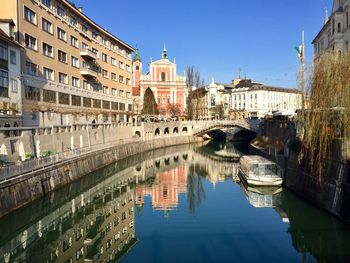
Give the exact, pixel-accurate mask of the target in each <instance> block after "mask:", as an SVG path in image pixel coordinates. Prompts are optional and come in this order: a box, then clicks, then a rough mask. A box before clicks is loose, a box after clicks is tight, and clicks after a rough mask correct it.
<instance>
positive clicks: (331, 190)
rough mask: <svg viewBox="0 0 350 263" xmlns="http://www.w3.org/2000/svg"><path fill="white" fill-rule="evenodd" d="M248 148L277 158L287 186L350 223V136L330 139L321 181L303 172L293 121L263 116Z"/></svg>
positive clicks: (321, 163) (304, 170) (276, 160)
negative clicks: (254, 137) (325, 169)
mask: <svg viewBox="0 0 350 263" xmlns="http://www.w3.org/2000/svg"><path fill="white" fill-rule="evenodd" d="M251 152H252V153H258V154H261V155H263V156H264V157H267V158H269V159H272V160H273V161H275V162H277V163H278V164H279V165H280V167H281V168H282V170H283V178H284V184H285V186H286V187H288V188H289V189H291V190H292V191H294V192H295V193H297V194H298V195H300V196H302V197H303V198H305V199H306V200H308V201H310V202H311V203H313V204H314V205H317V206H318V207H320V208H322V209H324V210H326V211H328V212H330V213H332V214H333V215H335V216H337V217H339V218H340V219H341V220H343V221H346V222H348V223H350V140H349V139H346V138H339V139H336V140H334V142H333V150H332V155H331V156H329V158H328V159H326V160H321V162H320V165H323V164H325V163H326V164H328V165H329V167H331V168H330V171H329V172H328V175H327V176H326V177H325V179H324V180H323V181H322V182H319V181H318V180H316V178H315V176H313V175H312V174H309V173H308V172H306V169H305V164H304V163H301V162H300V160H299V153H300V140H298V134H297V129H296V126H295V123H294V122H292V121H278V120H266V121H265V122H264V123H263V125H262V127H261V129H260V130H259V136H258V138H257V139H256V140H255V141H253V142H252V144H251Z"/></svg>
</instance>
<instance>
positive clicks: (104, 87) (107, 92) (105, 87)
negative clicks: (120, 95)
mask: <svg viewBox="0 0 350 263" xmlns="http://www.w3.org/2000/svg"><path fill="white" fill-rule="evenodd" d="M103 93H105V94H109V89H108V87H107V86H103Z"/></svg>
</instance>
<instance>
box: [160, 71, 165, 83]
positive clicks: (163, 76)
mask: <svg viewBox="0 0 350 263" xmlns="http://www.w3.org/2000/svg"><path fill="white" fill-rule="evenodd" d="M161 78H162V81H165V72H162V74H161Z"/></svg>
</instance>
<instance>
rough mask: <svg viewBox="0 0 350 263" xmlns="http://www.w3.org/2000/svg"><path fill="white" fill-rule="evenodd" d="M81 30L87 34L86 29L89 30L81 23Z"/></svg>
mask: <svg viewBox="0 0 350 263" xmlns="http://www.w3.org/2000/svg"><path fill="white" fill-rule="evenodd" d="M81 31H83V33H85V34H87V33H88V31H89V29H88V27H87V26H86V25H83V24H82V25H81Z"/></svg>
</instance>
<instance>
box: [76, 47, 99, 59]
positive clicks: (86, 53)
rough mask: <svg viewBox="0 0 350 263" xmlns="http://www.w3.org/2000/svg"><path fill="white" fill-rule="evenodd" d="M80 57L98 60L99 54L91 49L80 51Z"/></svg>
mask: <svg viewBox="0 0 350 263" xmlns="http://www.w3.org/2000/svg"><path fill="white" fill-rule="evenodd" d="M80 56H82V57H83V58H85V59H92V60H96V59H97V54H96V53H95V52H93V51H92V50H90V49H85V50H83V49H82V50H80Z"/></svg>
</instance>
